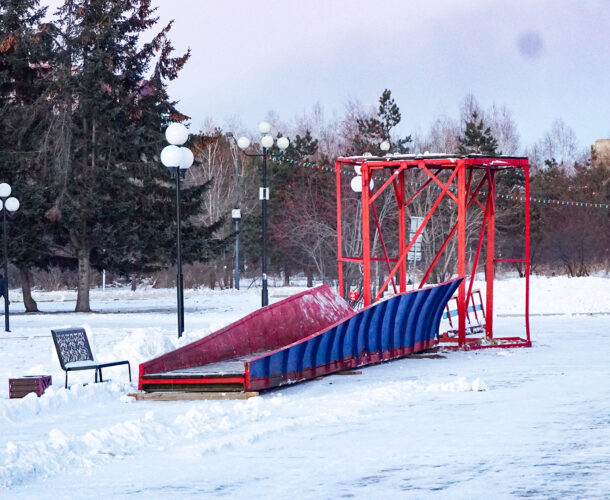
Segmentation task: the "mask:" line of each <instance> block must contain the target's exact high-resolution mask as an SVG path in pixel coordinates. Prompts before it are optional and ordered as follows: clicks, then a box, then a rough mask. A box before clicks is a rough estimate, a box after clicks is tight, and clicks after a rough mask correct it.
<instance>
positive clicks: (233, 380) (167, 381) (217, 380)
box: [140, 377, 245, 387]
mask: <svg viewBox="0 0 610 500" xmlns="http://www.w3.org/2000/svg"><path fill="white" fill-rule="evenodd" d="M244 380H245V377H191V378H144V379H140V385H143V386H144V387H146V386H147V385H149V384H164V385H173V384H243V383H244Z"/></svg>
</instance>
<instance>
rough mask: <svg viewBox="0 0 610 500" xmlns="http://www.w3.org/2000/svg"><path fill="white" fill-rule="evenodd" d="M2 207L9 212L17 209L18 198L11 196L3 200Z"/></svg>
mask: <svg viewBox="0 0 610 500" xmlns="http://www.w3.org/2000/svg"><path fill="white" fill-rule="evenodd" d="M4 207H5V208H6V209H7V210H8V211H9V212H11V213H13V212H16V211H17V210H19V200H18V199H17V198H13V197H12V196H11V197H10V198H8V199H7V200H6V201H5V202H4Z"/></svg>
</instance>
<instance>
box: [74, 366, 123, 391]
mask: <svg viewBox="0 0 610 500" xmlns="http://www.w3.org/2000/svg"><path fill="white" fill-rule="evenodd" d="M122 364H124V365H127V370H128V371H129V381H130V382H131V364H130V363H129V361H126V362H125V363H122ZM109 366H116V365H113V364H111V365H109ZM94 369H95V383H96V384H97V383H98V382H103V381H104V379H103V377H102V367H101V366H96V367H95V368H94ZM68 371H70V370H65V372H66V382H65V384H64V387H65V388H66V389H67V388H68ZM98 375H99V378H98Z"/></svg>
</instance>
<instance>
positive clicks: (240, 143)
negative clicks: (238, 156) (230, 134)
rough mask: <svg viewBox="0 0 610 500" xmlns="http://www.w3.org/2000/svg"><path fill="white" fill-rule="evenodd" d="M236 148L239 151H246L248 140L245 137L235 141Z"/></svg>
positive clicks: (248, 144) (248, 145)
mask: <svg viewBox="0 0 610 500" xmlns="http://www.w3.org/2000/svg"><path fill="white" fill-rule="evenodd" d="M237 147H238V148H239V149H241V150H244V149H248V148H249V147H250V139H248V138H247V137H240V138H239V139H237Z"/></svg>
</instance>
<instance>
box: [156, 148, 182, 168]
mask: <svg viewBox="0 0 610 500" xmlns="http://www.w3.org/2000/svg"><path fill="white" fill-rule="evenodd" d="M181 162H182V151H181V149H180V147H178V146H174V145H170V146H165V147H164V148H163V150H162V151H161V163H163V165H165V166H166V167H167V168H176V167H179V166H180V164H181Z"/></svg>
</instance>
